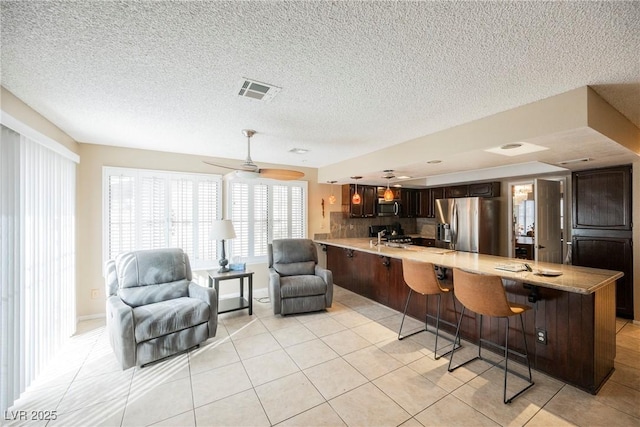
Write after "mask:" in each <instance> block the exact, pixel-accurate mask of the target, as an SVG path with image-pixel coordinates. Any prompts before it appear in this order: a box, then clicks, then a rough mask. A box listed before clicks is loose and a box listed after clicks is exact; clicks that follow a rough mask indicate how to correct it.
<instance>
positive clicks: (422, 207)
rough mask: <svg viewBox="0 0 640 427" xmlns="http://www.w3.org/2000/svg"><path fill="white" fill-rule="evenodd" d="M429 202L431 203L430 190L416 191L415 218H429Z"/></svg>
mask: <svg viewBox="0 0 640 427" xmlns="http://www.w3.org/2000/svg"><path fill="white" fill-rule="evenodd" d="M430 201H431V190H430V189H428V188H427V189H426V190H418V192H417V209H416V217H418V218H429V212H430Z"/></svg>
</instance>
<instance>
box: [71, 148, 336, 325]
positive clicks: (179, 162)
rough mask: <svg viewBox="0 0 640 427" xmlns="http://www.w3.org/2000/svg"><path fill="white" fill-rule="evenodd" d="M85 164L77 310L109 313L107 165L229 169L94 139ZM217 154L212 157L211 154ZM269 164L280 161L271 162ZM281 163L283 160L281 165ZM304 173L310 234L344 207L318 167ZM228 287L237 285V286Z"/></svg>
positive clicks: (263, 279) (263, 277)
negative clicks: (333, 199)
mask: <svg viewBox="0 0 640 427" xmlns="http://www.w3.org/2000/svg"><path fill="white" fill-rule="evenodd" d="M79 148H80V150H79V154H80V158H81V161H80V165H79V167H78V187H77V209H78V228H77V236H78V238H77V241H78V258H77V264H78V266H77V274H78V286H77V312H78V316H79V317H81V318H83V317H90V316H94V315H99V314H102V313H104V311H105V310H104V300H105V292H104V281H103V277H102V167H103V166H119V167H131V168H143V169H157V170H169V171H179V172H199V173H219V174H224V173H226V172H228V170H225V169H221V168H216V167H213V166H209V165H206V164H204V163H203V162H202V160H203V159H204V158H203V157H201V156H193V155H187V154H175V153H166V152H160V151H148V150H138V149H130V148H120V147H110V146H104V145H94V144H79ZM208 160H213V159H208ZM264 166H266V167H278V166H277V165H268V164H265V165H264ZM280 167H282V166H280ZM297 169H299V170H301V171H303V172H304V173H305V176H304V178H303V180H306V181H308V186H309V187H308V189H309V191H308V197H309V210H308V221H309V229H308V235H309V237H313V235H314V234H316V233H325V232H328V230H329V211H330V210H334V209H337V210H339V209H340V205H339V204H336V205H329V204H328V201H327V199H328V196H329V194H330V193H329V191H330V189H329V185H328V184H317V175H316V174H317V172H316V169H311V168H297ZM323 198H324V199H325V216H324V218H323V216H322V206H321V201H322V199H323ZM251 268H252V269H253V270H254V271H255V272H256V274H255V277H254V284H255V285H254V288H255V289H256V291H258V292H259V290H260V289H261V288H263V291H264V290H265V289H266V286H267V266H266V264H258V265H253V266H251ZM228 285H230V284H229V283H224V286H225V289H221V294H224V293H225V290H226V289H231V290H233V291H236V287H235V286H228ZM92 289H98V291H99V297H98V298H95V299H92V298H91V290H92Z"/></svg>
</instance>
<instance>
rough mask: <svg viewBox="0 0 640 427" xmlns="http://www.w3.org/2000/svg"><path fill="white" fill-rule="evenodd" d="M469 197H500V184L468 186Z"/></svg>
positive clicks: (482, 183)
mask: <svg viewBox="0 0 640 427" xmlns="http://www.w3.org/2000/svg"><path fill="white" fill-rule="evenodd" d="M469 197H500V182H499V181H495V182H481V183H479V184H469Z"/></svg>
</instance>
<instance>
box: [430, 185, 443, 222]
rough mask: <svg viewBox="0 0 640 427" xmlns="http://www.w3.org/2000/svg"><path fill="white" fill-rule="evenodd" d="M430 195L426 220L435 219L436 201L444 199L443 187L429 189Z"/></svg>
mask: <svg viewBox="0 0 640 427" xmlns="http://www.w3.org/2000/svg"><path fill="white" fill-rule="evenodd" d="M429 191H430V192H431V194H430V195H429V211H428V213H427V218H435V217H436V200H438V199H444V187H437V188H429Z"/></svg>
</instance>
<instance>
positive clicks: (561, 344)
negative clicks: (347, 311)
mask: <svg viewBox="0 0 640 427" xmlns="http://www.w3.org/2000/svg"><path fill="white" fill-rule="evenodd" d="M315 242H316V243H317V244H319V245H321V247H322V248H323V250H325V251H326V252H327V268H328V269H329V270H331V271H332V272H333V278H334V283H335V284H336V285H338V286H341V287H344V288H346V289H349V290H351V291H353V292H356V293H358V294H360V295H363V296H365V297H368V298H371V299H373V300H375V301H378V302H379V303H381V304H384V305H386V306H388V307H390V308H393V309H395V310H398V311H402V310H403V309H404V304H405V302H406V298H407V295H408V292H409V288H408V286H407V285H406V284H405V283H404V280H403V278H402V259H411V260H417V261H423V262H430V263H433V264H435V265H436V266H439V267H440V268H442V269H443V270H442V271H443V272H444V273H445V278H444V279H443V282H445V283H446V282H449V284H451V280H452V274H451V269H453V268H460V269H463V270H466V271H470V272H474V273H480V274H494V275H498V276H500V277H502V278H503V282H504V285H505V290H506V291H507V298H508V299H509V300H511V301H514V302H517V303H521V304H528V305H530V306H531V307H532V308H533V310H529V311H527V312H526V313H525V315H524V321H525V334H526V337H527V347H528V349H529V354H530V357H531V360H532V366H533V367H534V368H535V369H537V370H539V371H541V372H545V373H547V374H549V375H551V376H553V377H556V378H558V379H560V380H562V381H564V382H567V383H569V384H572V385H574V386H576V387H579V388H581V389H583V390H586V391H588V392H590V393H594V394H595V393H597V392H598V390H599V389H600V387H601V386H602V385H603V384H604V382H605V381H606V380H607V378H608V377H609V376H610V375H611V374H612V373H613V360H614V358H615V352H616V346H615V321H616V314H615V289H616V287H615V283H616V280H617V279H619V278H620V277H622V276H623V274H622V273H621V272H617V271H610V270H602V269H595V268H587V267H578V266H571V265H564V264H552V263H542V262H535V261H527V260H522V259H516V258H505V257H498V256H492V255H481V254H473V253H468V252H458V251H451V250H447V249H441V248H434V247H421V246H413V245H402V246H400V247H390V246H386V245H384V244H381V245H376V244H375V243H376V242H375V240H373V241H372V240H371V239H368V238H344V239H324V240H316V241H315ZM525 262H526V263H528V265H529V266H530V267H531V270H532V271H528V270H524V271H509V269H518V268H517V267H522V266H523V264H524V263H525ZM505 268H506V269H507V270H505ZM453 285H454V294H455V284H453ZM432 300H433V301H432ZM444 301H446V302H447V306H446V307H443V308H444V310H443V311H444V313H441V315H442V316H443V318H444V319H445V320H448V321H449V322H455V313H454V307H453V304H452V303H450V300H449V299H448V298H446V299H445V300H444ZM435 311H436V306H435V299H434V298H432V299H431V300H429V301H427V299H426V297H424V296H420V295H417V296H416V295H414V296H413V297H412V298H411V304H410V305H409V309H408V312H407V314H409V315H411V316H412V317H414V318H416V319H420V320H421V321H424V318H425V315H426V314H427V313H430V314H435ZM457 312H458V313H459V312H460V306H459V303H458V307H457ZM479 327H480V322H479V317H478V318H476V315H475V314H474V313H470V312H468V311H467V312H465V316H464V318H463V322H462V325H461V334H462V336H463V337H464V338H466V339H467V340H469V341H472V342H476V341H477V337H478V332H479ZM445 329H446V328H445ZM510 329H513V330H512V331H511V332H510V333H509V343H510V345H511V343H517V342H518V341H522V337H521V333H520V331H519V330H518V329H519V326H518V325H517V322H514V326H513V327H511V328H510ZM448 332H450V333H453V332H454V331H453V330H449V331H448ZM482 336H483V338H487V339H490V340H492V341H494V342H498V343H501V342H502V341H503V340H504V323H503V321H501V319H486V320H485V322H484V323H483V330H482ZM512 336H513V339H512ZM523 344H524V343H522V342H520V343H519V344H516V346H515V347H516V349H518V350H520V351H522V350H524V345H523ZM518 346H519V347H518Z"/></svg>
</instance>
